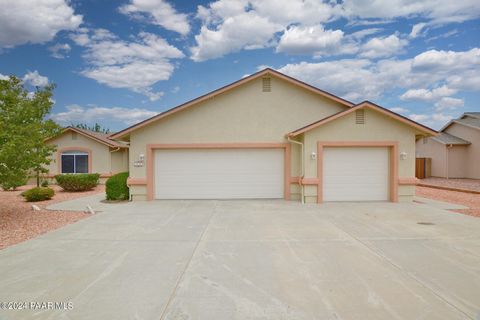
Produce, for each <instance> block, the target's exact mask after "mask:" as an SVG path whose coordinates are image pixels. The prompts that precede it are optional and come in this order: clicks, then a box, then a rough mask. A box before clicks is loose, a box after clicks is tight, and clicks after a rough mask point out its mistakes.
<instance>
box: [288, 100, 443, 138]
mask: <svg viewBox="0 0 480 320" xmlns="http://www.w3.org/2000/svg"><path fill="white" fill-rule="evenodd" d="M361 108H370V109H372V110H375V111H378V112H380V113H383V114H385V115H387V116H389V117H391V118H393V119H395V120H399V121H401V122H403V123H405V124H407V125H409V126H412V127H414V128H416V129H418V130H420V131H422V132H424V133H427V134H430V135H434V136H436V135H437V134H438V132H437V131H435V130H433V129H430V128H429V127H427V126H424V125H423V124H420V123H418V122H415V121H413V120H410V119H408V118H406V117H404V116H402V115H399V114H397V113H395V112H393V111H390V110H388V109H385V108H383V107H381V106H379V105H377V104H374V103H372V102H370V101H364V102H362V103H359V104H357V105H355V106H353V107H352V108H350V109H347V110H344V111H340V112H338V113H335V114H333V115H331V116H329V117H326V118H323V119H321V120H319V121H316V122H313V123H311V124H309V125H306V126H304V127H302V128H300V129H297V130H295V131H292V132H290V133H289V134H288V136H289V137H295V136H297V135H299V134H302V133H304V132H307V131H310V130H312V129H315V128H317V127H319V126H321V125H324V124H326V123H329V122H331V121H333V120H335V119H338V118H340V117H343V116H346V115H347V114H350V113H352V112H354V111H355V110H357V109H361Z"/></svg>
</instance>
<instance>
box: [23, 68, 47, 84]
mask: <svg viewBox="0 0 480 320" xmlns="http://www.w3.org/2000/svg"><path fill="white" fill-rule="evenodd" d="M22 80H23V81H24V82H25V83H29V84H31V85H32V86H34V87H45V86H46V85H47V84H48V78H47V77H45V76H42V75H40V74H39V73H38V71H37V70H35V71H33V72H27V73H26V74H25V75H24V76H23V79H22Z"/></svg>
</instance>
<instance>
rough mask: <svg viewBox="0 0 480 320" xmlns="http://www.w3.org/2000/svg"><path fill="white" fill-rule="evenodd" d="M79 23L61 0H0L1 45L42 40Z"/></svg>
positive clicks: (45, 40) (66, 3)
mask: <svg viewBox="0 0 480 320" xmlns="http://www.w3.org/2000/svg"><path fill="white" fill-rule="evenodd" d="M81 23H82V16H81V15H76V14H75V13H74V10H73V9H72V7H70V5H69V1H64V0H15V1H0V30H1V32H0V47H13V46H16V45H20V44H25V43H44V42H47V41H50V40H52V39H53V38H54V37H55V35H56V34H57V33H58V32H59V31H61V30H75V29H76V28H77V27H78V26H79V25H80V24H81Z"/></svg>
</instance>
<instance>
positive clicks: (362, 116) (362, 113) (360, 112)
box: [355, 109, 365, 124]
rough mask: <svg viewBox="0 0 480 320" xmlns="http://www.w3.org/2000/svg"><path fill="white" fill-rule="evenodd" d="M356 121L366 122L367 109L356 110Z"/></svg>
mask: <svg viewBox="0 0 480 320" xmlns="http://www.w3.org/2000/svg"><path fill="white" fill-rule="evenodd" d="M355 123H356V124H365V110H364V109H359V110H356V111H355Z"/></svg>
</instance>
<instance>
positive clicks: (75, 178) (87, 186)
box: [55, 173, 100, 192]
mask: <svg viewBox="0 0 480 320" xmlns="http://www.w3.org/2000/svg"><path fill="white" fill-rule="evenodd" d="M99 179H100V175H99V174H98V173H79V174H58V175H56V176H55V180H56V181H57V184H58V185H59V186H60V187H62V189H63V190H65V191H74V192H75V191H87V190H91V189H93V188H95V187H96V186H97V185H98V181H99Z"/></svg>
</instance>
